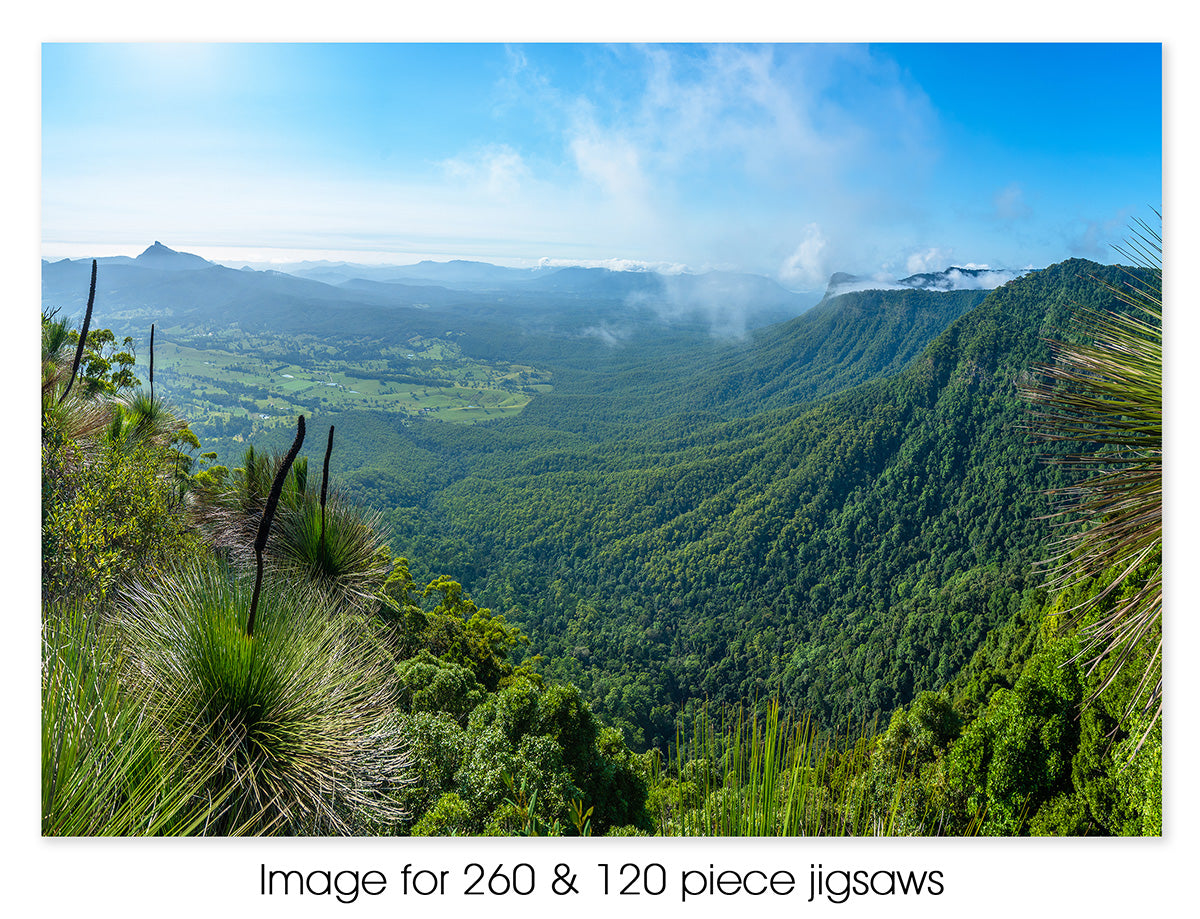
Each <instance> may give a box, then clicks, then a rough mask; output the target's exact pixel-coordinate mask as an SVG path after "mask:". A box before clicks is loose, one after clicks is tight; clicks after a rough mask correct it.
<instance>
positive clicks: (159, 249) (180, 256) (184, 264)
mask: <svg viewBox="0 0 1200 919" xmlns="http://www.w3.org/2000/svg"><path fill="white" fill-rule="evenodd" d="M135 261H136V262H137V263H138V264H140V265H146V266H148V267H150V268H166V269H169V270H172V271H180V270H187V269H189V268H211V267H212V264H213V263H212V262H210V261H209V260H208V259H205V258H201V257H200V256H198V255H192V254H191V253H190V252H177V251H175V250H174V249H172V248H170V247H169V246H164V245H163V244H162V243H160V242H159V241H158V240H157V239H156V240H155V241H154V245H152V246H148V247H147V248H146V250H145V251H144V252H143V253H142V254H141V255H139V256H138V257H137V258H136V259H135Z"/></svg>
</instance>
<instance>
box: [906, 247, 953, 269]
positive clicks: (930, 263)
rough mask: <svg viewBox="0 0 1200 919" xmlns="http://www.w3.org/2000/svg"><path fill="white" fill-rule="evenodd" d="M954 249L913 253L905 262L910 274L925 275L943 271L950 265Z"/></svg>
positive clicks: (937, 249)
mask: <svg viewBox="0 0 1200 919" xmlns="http://www.w3.org/2000/svg"><path fill="white" fill-rule="evenodd" d="M953 252H954V250H953V249H944V248H940V247H933V248H929V249H924V250H922V251H920V252H913V253H911V254H910V255H909V256H908V258H907V259H906V260H905V262H904V267H905V270H906V271H907V272H908V274H923V273H924V272H927V271H941V270H942V269H943V268H946V267H947V266H949V264H950V259H951V256H952V254H953Z"/></svg>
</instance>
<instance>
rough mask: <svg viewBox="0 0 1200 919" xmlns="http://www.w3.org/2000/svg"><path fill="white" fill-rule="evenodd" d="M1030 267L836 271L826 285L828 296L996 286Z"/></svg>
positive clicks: (989, 288) (980, 288) (1016, 276)
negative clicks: (892, 275)
mask: <svg viewBox="0 0 1200 919" xmlns="http://www.w3.org/2000/svg"><path fill="white" fill-rule="evenodd" d="M1029 270H1030V269H1020V270H1011V269H1007V268H960V267H958V266H951V267H949V268H947V269H945V270H944V271H926V272H921V273H920V274H910V275H909V276H908V277H906V278H900V279H899V280H890V279H886V278H881V277H866V276H863V275H854V274H847V273H846V272H844V271H839V272H836V273H835V274H832V275H830V277H829V286H828V287H826V288H825V296H826V298H829V297H836V296H837V295H839V294H845V293H850V292H852V291H858V290H904V289H906V288H911V289H915V290H942V291H946V290H992V289H993V288H996V287H999V286H1000V285H1002V284H1007V283H1008V282H1009V281H1011V280H1013V279H1014V278H1019V277H1021V276H1022V275H1024V274H1026V273H1028V271H1029Z"/></svg>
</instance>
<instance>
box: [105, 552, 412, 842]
mask: <svg viewBox="0 0 1200 919" xmlns="http://www.w3.org/2000/svg"><path fill="white" fill-rule="evenodd" d="M253 600H254V586H253V584H252V583H251V581H250V579H249V578H248V577H247V576H245V575H241V574H238V573H237V572H236V571H234V570H232V569H230V568H229V567H228V566H223V565H213V564H202V563H196V564H193V565H191V566H189V567H187V568H184V569H182V570H180V571H178V572H176V573H173V574H170V575H168V576H167V577H165V578H161V579H158V580H157V581H155V582H152V583H148V584H145V585H141V586H139V587H136V588H134V589H133V590H131V591H130V592H129V593H128V594H127V597H126V600H125V602H124V604H123V607H122V611H121V632H122V638H123V642H124V647H125V655H126V659H127V669H126V680H127V683H128V685H129V687H130V689H131V692H132V694H133V695H134V697H135V698H137V699H138V700H140V702H141V703H142V704H144V705H145V707H146V710H147V713H148V716H149V717H150V719H151V721H152V723H154V724H155V725H156V729H157V731H158V734H159V736H160V737H161V738H164V739H168V738H170V739H173V741H174V743H176V744H177V745H179V746H180V747H181V748H182V749H186V750H189V751H194V753H193V754H192V755H193V756H194V757H197V758H198V761H204V760H208V759H215V760H216V761H217V762H218V763H219V766H218V768H217V770H216V771H215V773H214V776H213V778H212V780H211V781H210V783H209V791H210V792H211V793H212V794H215V795H226V796H227V802H226V806H225V808H224V810H223V813H222V817H221V819H220V820H219V821H218V822H217V823H215V824H214V829H215V830H217V831H219V832H224V831H225V830H226V829H228V828H231V827H241V826H247V825H248V826H249V827H250V829H251V831H252V832H255V833H288V834H302V835H314V834H351V833H363V832H372V831H379V830H382V829H386V828H387V827H389V826H390V825H392V824H393V823H395V822H396V821H397V820H399V819H400V818H401V816H402V813H401V810H400V808H399V807H398V805H397V804H396V803H395V799H394V797H393V794H394V792H395V791H396V790H397V788H398V787H399V785H400V784H401V783H402V782H403V781H404V777H405V771H406V768H407V755H406V748H405V744H404V742H403V739H402V737H401V735H400V733H399V731H398V728H397V726H396V721H395V680H394V677H393V673H392V667H391V665H390V662H389V661H388V660H387V659H386V658H385V657H384V656H383V654H382V652H381V651H380V649H379V647H378V644H377V643H376V642H375V641H374V640H372V639H371V637H370V636H368V635H367V634H365V633H364V632H363V631H362V630H361V629H360V628H358V627H357V626H356V624H355V623H352V622H351V621H349V620H348V618H347V617H346V616H344V615H343V614H342V613H341V611H340V610H339V609H338V608H337V607H335V606H332V605H331V604H330V602H329V600H328V598H327V597H326V596H325V595H324V594H322V593H321V592H319V591H317V590H315V589H313V588H312V587H311V585H308V584H305V583H296V582H291V581H288V582H284V581H283V580H281V579H278V578H268V580H267V581H266V582H265V583H264V584H263V589H262V590H261V592H260V593H259V595H258V597H257V604H256V608H255V623H254V627H253V630H252V634H248V625H249V622H248V617H249V613H250V608H251V605H252V601H253Z"/></svg>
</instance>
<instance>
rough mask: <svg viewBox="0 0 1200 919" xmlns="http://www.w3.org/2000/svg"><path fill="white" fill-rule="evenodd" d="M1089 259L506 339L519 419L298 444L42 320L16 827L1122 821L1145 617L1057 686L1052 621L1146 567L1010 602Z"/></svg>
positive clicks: (1154, 784)
mask: <svg viewBox="0 0 1200 919" xmlns="http://www.w3.org/2000/svg"><path fill="white" fill-rule="evenodd" d="M1115 272H1116V270H1115V269H1111V268H1104V267H1102V266H1098V265H1095V264H1092V263H1086V262H1080V261H1071V262H1065V263H1063V264H1061V265H1057V266H1054V267H1052V268H1050V269H1047V270H1045V271H1041V272H1035V273H1033V274H1031V275H1029V276H1027V277H1025V278H1023V279H1020V280H1018V281H1015V282H1012V283H1010V284H1009V285H1007V286H1005V287H1004V288H1001V289H998V290H996V291H994V292H992V293H991V294H988V295H986V296H984V295H983V294H982V293H978V292H976V293H971V294H969V295H954V296H951V295H948V294H934V293H929V292H919V291H900V292H879V291H874V292H863V293H860V294H854V295H846V296H843V297H839V298H834V299H831V300H829V301H827V302H826V303H823V304H822V305H821V306H819V307H818V308H816V309H814V310H812V311H810V312H809V313H806V314H805V315H804V316H801V317H799V318H798V319H795V320H792V321H790V322H788V323H784V324H782V325H780V326H777V327H772V328H770V329H765V330H760V331H759V332H757V333H754V334H753V335H752V336H750V338H749V339H748V340H743V341H740V342H736V343H731V342H715V341H713V340H712V338H711V335H708V334H704V335H700V334H694V330H693V332H685V333H678V334H675V333H672V334H661V335H660V334H659V332H657V331H654V330H653V329H651V330H649V331H647V330H646V329H643V330H642V331H641V332H639V333H638V335H641V336H642V337H640V338H639V337H637V336H633V337H631V338H629V339H628V340H626V341H625V343H624V345H623V346H621V347H616V348H612V347H609V346H606V345H600V344H592V345H587V346H581V347H579V348H573V347H571V346H568V345H566V344H565V343H564V341H563V339H562V337H561V336H559V337H554V336H551V337H550V339H547V340H543V341H542V344H541V345H538V343H537V339H536V338H534V339H529V338H526V339H523V340H521V341H520V342H519V343H518V341H517V339H515V338H513V337H511V335H512V333H511V332H510V333H508V334H509V335H510V337H509V338H507V339H506V340H505V342H506V347H507V348H508V349H509V359H514V355H519V356H520V357H521V359H522V360H530V361H531V362H536V363H537V364H538V365H539V366H542V365H545V366H552V367H553V373H554V390H553V392H552V393H545V394H542V395H539V396H537V397H536V398H534V399H533V401H532V402H531V403H530V404H529V406H528V407H527V408H526V410H525V411H524V412H523V413H522V414H521V415H520V416H519V417H515V418H512V417H510V418H507V419H504V420H503V421H499V422H494V423H487V424H481V425H475V426H460V425H448V424H438V423H435V422H421V423H413V424H409V423H407V422H405V423H399V422H398V421H397V419H396V418H395V417H389V416H388V415H387V414H385V413H379V412H357V413H351V412H342V413H339V414H336V415H326V416H324V417H321V418H320V419H317V418H312V419H309V429H310V430H315V431H324V430H325V428H324V427H322V426H321V424H322V423H323V422H330V423H331V424H332V422H333V421H336V426H337V430H338V432H339V436H338V441H337V449H336V450H334V448H333V444H334V439H333V433H332V427H330V429H329V438H328V441H325V440H323V439H321V438H315V440H319V442H320V448H321V449H323V451H324V452H323V456H324V460H325V462H324V463H323V464H321V463H320V462H319V458H317V461H314V462H312V463H311V464H310V462H309V460H308V458H307V457H306V456H303V455H301V456H299V457H297V458H295V461H294V462H293V461H292V458H293V457H292V455H289V457H288V458H287V459H284V458H283V455H282V454H283V449H282V447H283V444H282V443H281V442H280V441H279V440H278V439H275V440H272V439H271V438H270V437H267V436H264V437H263V438H262V442H261V443H259V444H256V445H255V447H254V448H252V449H243V450H242V451H241V453H240V455H239V456H237V457H236V458H232V457H224V458H223V459H225V463H224V464H217V462H216V460H217V459H219V458H222V457H218V455H217V453H216V452H215V451H214V452H209V453H205V454H200V455H199V456H198V457H197V456H196V454H197V452H198V450H199V449H200V442H199V440H198V439H197V438H196V437H195V435H193V434H192V433H191V432H190V430H189V429H188V428H187V427H186V425H184V424H183V423H182V422H181V421H180V420H178V419H177V418H176V417H175V416H174V414H173V413H172V412H171V411H169V410H168V409H167V408H166V406H165V404H164V403H163V402H162V400H161V398H160V397H156V395H155V392H154V390H153V389H150V390H149V391H146V390H138V389H136V387H137V386H138V381H137V380H135V379H134V378H133V377H132V375H131V374H128V375H127V371H128V368H129V367H130V366H131V364H132V362H131V361H126V360H124V359H123V358H119V356H118V354H117V353H116V352H114V351H112V347H113V345H114V343H115V336H111V333H108V334H106V333H105V332H104V330H100V331H99V332H96V331H87V332H86V333H85V334H81V335H78V336H76V337H74V338H72V336H71V333H70V330H68V329H67V328H66V326H65V324H64V323H62V322H59V321H57V320H56V318H55V317H54V316H53V315H48V316H45V317H44V319H43V371H42V391H43V398H42V406H43V409H42V457H43V464H42V495H43V514H42V541H43V542H42V545H43V571H42V593H43V633H44V662H45V666H44V668H43V697H44V700H45V701H44V709H43V722H44V742H43V801H44V815H45V822H44V831H45V832H47V833H107V832H114V833H186V832H210V833H211V832H219V833H311V832H320V833H399V834H414V835H425V834H531V835H532V834H537V835H541V834H603V833H612V834H650V833H664V834H687V835H695V834H707V833H719V834H735V833H737V834H755V835H759V834H765V835H773V834H791V833H820V834H838V833H847V834H871V833H954V834H972V833H985V834H1002V835H1011V834H1023V833H1034V834H1037V833H1047V834H1084V833H1088V834H1094V833H1107V834H1153V833H1158V832H1161V726H1160V725H1159V724H1158V723H1157V722H1153V721H1152V720H1147V719H1146V718H1144V717H1141V716H1139V718H1140V720H1139V718H1134V719H1133V720H1132V721H1130V720H1128V719H1124V720H1123V718H1122V715H1123V714H1124V713H1127V712H1128V711H1130V705H1131V701H1132V700H1135V699H1136V697H1137V693H1138V687H1139V686H1140V683H1139V680H1140V677H1141V674H1142V672H1144V671H1145V669H1146V667H1147V666H1150V665H1151V664H1152V663H1153V661H1155V660H1156V657H1155V654H1156V653H1157V651H1156V649H1157V645H1156V644H1154V641H1155V640H1156V636H1155V635H1153V634H1150V635H1147V636H1144V640H1139V641H1138V642H1136V643H1135V644H1134V646H1133V647H1132V648H1131V650H1130V652H1129V655H1127V656H1126V658H1125V660H1126V662H1127V663H1128V662H1129V661H1132V662H1133V666H1129V667H1128V668H1127V669H1126V670H1125V671H1124V672H1117V671H1116V670H1114V669H1113V668H1111V667H1104V666H1101V667H1096V668H1092V669H1088V668H1087V667H1086V666H1085V663H1084V662H1083V657H1081V651H1082V650H1083V649H1084V645H1083V644H1081V642H1082V641H1084V639H1082V638H1081V635H1083V634H1084V633H1083V632H1081V629H1086V628H1087V627H1088V622H1086V621H1085V622H1083V623H1074V622H1072V621H1071V620H1070V618H1069V617H1068V616H1065V615H1063V612H1064V611H1065V610H1070V609H1075V608H1078V607H1079V606H1080V603H1081V602H1083V601H1085V600H1086V599H1087V598H1094V597H1099V598H1101V599H1100V600H1098V601H1096V602H1094V603H1091V604H1090V605H1089V606H1088V610H1089V614H1088V615H1089V616H1090V617H1091V621H1096V620H1099V619H1102V618H1103V617H1104V616H1106V615H1107V614H1108V613H1109V612H1110V611H1111V610H1112V609H1113V608H1114V605H1117V607H1119V605H1120V604H1121V603H1122V602H1125V601H1126V600H1127V599H1128V598H1129V597H1130V596H1136V592H1137V591H1138V590H1139V589H1141V585H1142V584H1144V583H1145V580H1146V579H1147V578H1150V577H1152V576H1153V574H1152V572H1151V571H1150V570H1149V567H1152V566H1153V565H1154V564H1157V556H1155V557H1153V558H1147V559H1144V560H1143V561H1144V562H1145V566H1143V567H1144V568H1145V569H1146V570H1142V569H1139V577H1140V578H1142V580H1137V579H1133V580H1130V579H1128V578H1124V579H1122V577H1121V572H1119V571H1115V570H1112V571H1104V572H1098V573H1097V572H1093V574H1092V578H1091V580H1089V581H1087V582H1086V583H1077V584H1074V585H1072V586H1071V587H1070V589H1069V590H1067V591H1061V590H1054V591H1048V590H1047V588H1046V587H1045V585H1044V584H1043V580H1042V575H1041V573H1040V572H1039V571H1038V570H1037V567H1036V566H1037V563H1038V562H1040V561H1041V560H1043V559H1044V557H1045V545H1046V542H1047V535H1048V525H1047V522H1046V520H1045V517H1046V515H1047V514H1048V513H1049V511H1050V510H1051V505H1050V502H1049V499H1048V498H1047V497H1046V493H1047V491H1050V490H1054V489H1061V488H1063V487H1066V486H1069V485H1070V484H1071V481H1072V480H1071V479H1070V478H1069V476H1070V474H1071V472H1070V469H1069V467H1066V466H1063V465H1055V464H1047V463H1046V462H1045V461H1044V460H1045V456H1044V454H1045V453H1046V451H1047V450H1049V451H1050V452H1053V451H1054V449H1055V445H1053V444H1051V445H1049V447H1047V446H1046V445H1039V444H1034V443H1032V442H1031V441H1030V439H1029V437H1028V434H1027V428H1028V409H1027V406H1026V404H1025V403H1024V401H1023V400H1022V396H1021V390H1022V389H1023V388H1024V389H1028V384H1029V383H1030V381H1031V379H1032V370H1031V368H1034V367H1036V366H1038V365H1039V364H1045V363H1047V362H1049V361H1050V360H1051V359H1052V356H1053V355H1052V353H1051V351H1050V349H1049V347H1048V345H1047V344H1046V342H1045V339H1046V338H1051V337H1053V338H1057V339H1060V340H1064V341H1067V342H1071V341H1073V340H1079V341H1082V339H1084V338H1086V336H1087V335H1088V330H1087V328H1085V327H1078V326H1072V325H1071V323H1070V321H1069V320H1070V317H1071V316H1072V315H1073V314H1074V313H1075V312H1076V311H1077V310H1078V309H1079V308H1081V307H1084V308H1090V309H1093V310H1107V311H1114V312H1115V313H1116V314H1118V315H1120V314H1123V313H1124V311H1125V310H1126V306H1124V305H1122V304H1121V303H1120V302H1119V300H1117V299H1115V298H1114V296H1113V294H1112V290H1111V288H1110V287H1106V286H1105V284H1104V283H1100V282H1098V281H1097V280H1096V279H1095V277H1094V276H1098V277H1099V278H1100V279H1101V281H1106V282H1107V283H1108V284H1110V285H1112V284H1115V283H1117V281H1118V279H1117V276H1116V273H1115ZM90 316H91V308H90V306H89V309H88V320H89V321H90ZM429 321H430V322H432V321H433V320H429ZM84 329H85V330H86V329H87V322H85V324H84ZM93 337H94V338H95V341H96V342H98V343H99V345H98V347H99V348H100V350H99V351H98V352H96V353H97V354H98V355H99V358H97V359H89V360H88V361H84V360H82V359H80V360H79V361H72V360H71V358H72V353H73V351H74V350H75V347H76V345H77V344H78V343H79V342H80V341H83V342H84V344H85V345H86V343H87V340H88V339H90V338H93ZM469 338H470V337H469V336H464V341H466V342H467V345H464V347H467V346H468V345H470V346H473V347H476V348H477V349H479V350H480V351H483V350H486V348H485V346H484V345H483V344H481V343H480V342H479V341H476V342H475V343H474V345H471V343H470V341H469ZM493 345H494V342H493ZM106 348H107V349H108V350H107V351H106V350H104V349H106ZM539 348H540V350H539ZM106 355H108V356H106ZM476 356H477V357H478V356H479V355H478V354H477V355H476ZM535 359H536V360H535ZM76 365H78V366H76ZM79 368H82V376H80V377H79V379H80V382H79V383H75V384H74V385H72V383H70V382H68V381H69V380H74V379H75V377H76V375H77V372H78V371H79ZM151 385H152V386H153V380H151ZM160 389H161V387H160ZM303 431H304V426H303V424H301V425H300V433H299V435H298V436H297V439H296V442H295V449H296V450H299V449H300V444H301V442H302V440H303ZM322 438H323V435H322ZM331 456H332V458H333V462H332V463H330V458H331ZM318 466H320V468H322V474H321V477H320V480H319V482H318V478H317V476H316V475H315V474H314V473H312V472H311V471H310V470H315V469H316V468H318ZM330 470H332V478H334V479H338V480H339V483H338V484H335V485H332V487H330V486H331V483H330V481H329V478H330V475H329V471H330ZM364 499H366V500H365V501H364ZM364 503H366V504H372V505H374V506H376V507H379V508H381V509H383V510H382V513H374V512H371V511H366V510H363V509H362V508H363V506H364ZM410 560H411V561H410ZM441 571H452V572H455V576H454V578H451V577H449V576H446V575H444V574H440V573H439V572H441ZM251 584H255V585H258V586H254V587H251ZM1110 584H1115V585H1117V586H1115V587H1113V588H1112V589H1107V588H1108V585H1110ZM259 586H261V587H262V590H263V595H262V596H263V599H262V602H261V605H259V603H258V599H257V598H258V591H259ZM472 597H474V598H476V599H478V600H479V601H480V602H481V603H486V604H487V605H488V606H491V607H492V608H494V609H500V610H503V611H504V612H503V613H502V614H498V613H493V612H492V611H491V610H490V609H488V608H485V607H482V606H479V605H477V604H476V602H475V600H473V599H472ZM250 609H255V610H257V614H258V616H259V617H260V618H259V619H258V625H257V627H256V628H252V627H251V625H250V620H248V618H247V612H248V610H250ZM1093 697H1094V699H1095V700H1096V701H1095V703H1094V704H1092V705H1090V706H1087V707H1084V708H1082V714H1081V713H1080V712H1081V705H1082V703H1083V701H1084V700H1085V699H1087V698H1093ZM96 713H103V717H101V718H97V717H96ZM847 723H851V724H857V725H861V728H860V729H859V730H857V731H852V732H851V733H850V734H849V735H845V734H844V733H838V732H836V731H832V730H831V726H832V725H834V724H842V725H844V724H847ZM872 725H879V726H880V728H881V730H880V731H879V732H878V733H877V734H876V733H874V731H873V729H872ZM1139 738H1141V745H1140V746H1139V745H1138V740H1139ZM85 789H92V793H91V794H90V795H89V794H84V793H83V790H85Z"/></svg>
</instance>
